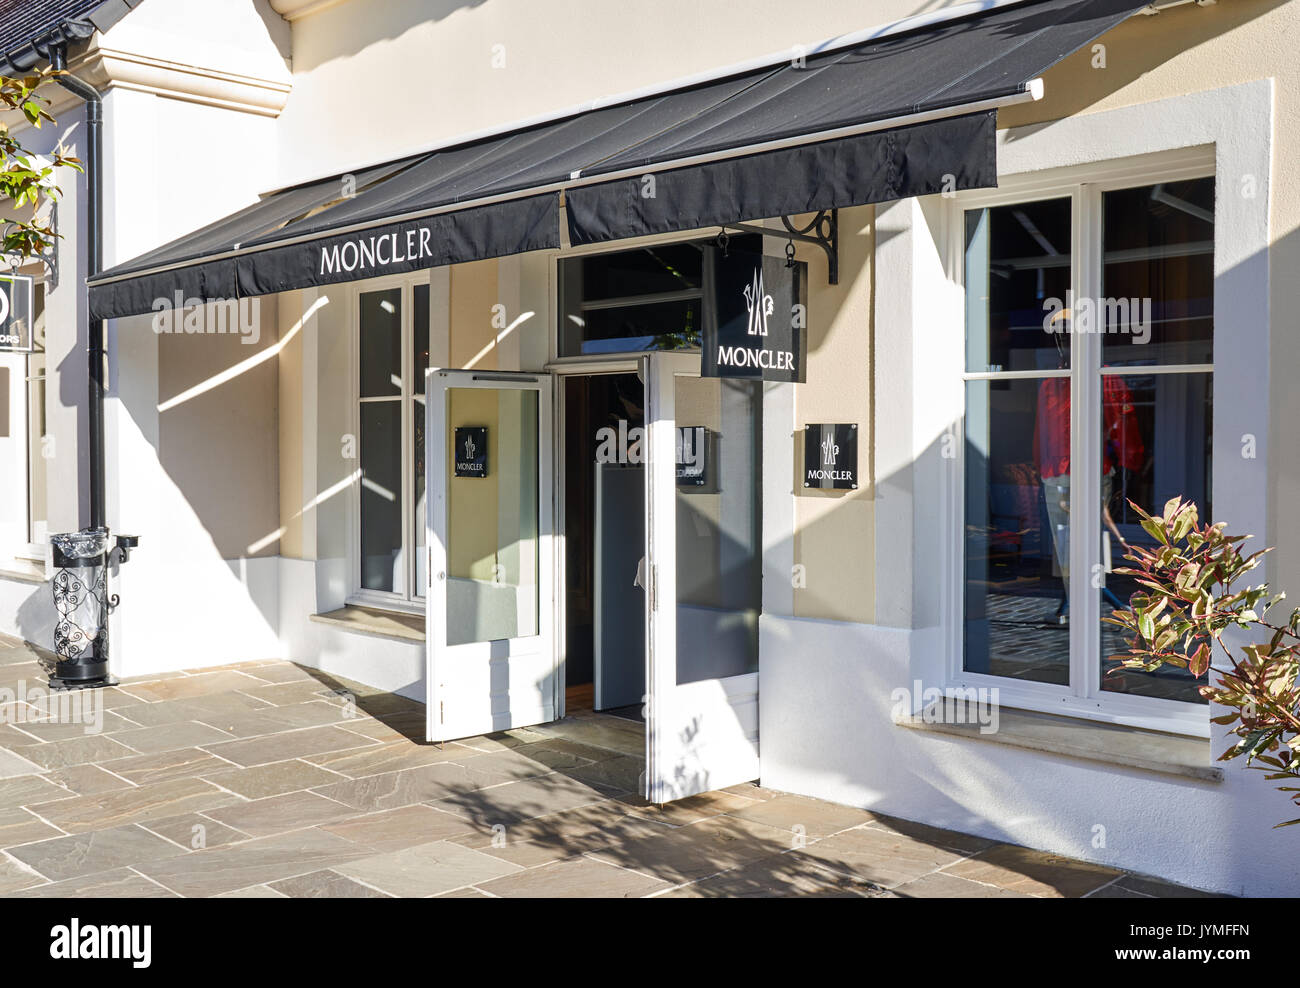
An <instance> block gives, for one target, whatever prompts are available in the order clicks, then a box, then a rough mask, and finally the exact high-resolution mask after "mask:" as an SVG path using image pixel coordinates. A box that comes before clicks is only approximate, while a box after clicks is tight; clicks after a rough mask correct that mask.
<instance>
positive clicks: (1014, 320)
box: [965, 199, 1071, 373]
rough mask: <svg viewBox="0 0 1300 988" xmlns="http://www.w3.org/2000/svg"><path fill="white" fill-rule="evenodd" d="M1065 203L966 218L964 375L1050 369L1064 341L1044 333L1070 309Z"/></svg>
mask: <svg viewBox="0 0 1300 988" xmlns="http://www.w3.org/2000/svg"><path fill="white" fill-rule="evenodd" d="M1070 232H1071V231H1070V200H1069V199H1048V200H1046V201H1043V202H1026V203H1017V204H1016V205H1014V206H997V207H995V208H992V209H974V210H969V211H968V212H967V213H966V255H965V279H966V369H967V371H970V372H972V373H981V372H985V371H998V370H1056V369H1059V368H1064V367H1068V366H1069V361H1070V339H1069V336H1068V334H1066V333H1063V332H1049V331H1048V329H1049V328H1056V327H1057V326H1058V325H1059V319H1058V320H1056V321H1054V320H1053V318H1052V317H1053V314H1054V313H1057V312H1060V311H1062V310H1063V309H1064V308H1065V307H1066V306H1067V304H1068V301H1069V296H1068V294H1067V290H1068V289H1069V287H1070Z"/></svg>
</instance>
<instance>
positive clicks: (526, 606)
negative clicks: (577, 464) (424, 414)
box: [446, 388, 540, 645]
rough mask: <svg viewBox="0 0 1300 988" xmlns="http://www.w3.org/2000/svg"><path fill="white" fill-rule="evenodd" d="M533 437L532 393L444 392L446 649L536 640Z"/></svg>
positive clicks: (535, 419)
mask: <svg viewBox="0 0 1300 988" xmlns="http://www.w3.org/2000/svg"><path fill="white" fill-rule="evenodd" d="M537 430H538V414H537V393H536V392H535V391H525V390H516V389H507V388H500V389H498V388H449V389H448V391H447V437H446V440H447V465H446V470H447V473H446V476H447V519H446V521H447V524H446V532H447V535H446V543H447V579H446V594H447V644H448V645H463V644H466V643H468V642H486V641H498V640H501V639H508V638H523V637H527V636H530V635H536V634H538V619H539V613H540V610H539V608H540V600H539V597H538V503H537V490H538V475H537V471H538V462H537V451H538V432H537ZM485 451H486V458H485V459H484V452H485Z"/></svg>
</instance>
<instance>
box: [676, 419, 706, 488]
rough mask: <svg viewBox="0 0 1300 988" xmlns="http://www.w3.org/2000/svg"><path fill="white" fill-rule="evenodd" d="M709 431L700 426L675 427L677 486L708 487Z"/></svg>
mask: <svg viewBox="0 0 1300 988" xmlns="http://www.w3.org/2000/svg"><path fill="white" fill-rule="evenodd" d="M708 485H709V430H708V429H706V428H705V427H704V426H702V425H683V426H678V427H677V486H678V487H708Z"/></svg>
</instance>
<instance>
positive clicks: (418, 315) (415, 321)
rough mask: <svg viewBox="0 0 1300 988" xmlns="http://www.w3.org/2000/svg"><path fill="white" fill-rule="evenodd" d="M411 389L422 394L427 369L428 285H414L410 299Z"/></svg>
mask: <svg viewBox="0 0 1300 988" xmlns="http://www.w3.org/2000/svg"><path fill="white" fill-rule="evenodd" d="M411 322H412V335H411V358H412V359H411V367H412V368H413V370H412V374H413V375H414V377H413V378H412V381H411V390H412V391H413V392H414V393H415V394H417V395H422V394H424V389H425V381H424V372H425V371H426V370H428V369H429V286H428V285H416V286H415V294H414V296H413V297H412V301H411Z"/></svg>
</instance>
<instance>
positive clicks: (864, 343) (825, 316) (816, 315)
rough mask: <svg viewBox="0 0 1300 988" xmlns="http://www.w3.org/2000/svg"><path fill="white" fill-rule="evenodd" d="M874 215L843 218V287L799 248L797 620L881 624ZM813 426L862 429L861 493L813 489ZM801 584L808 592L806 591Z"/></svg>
mask: <svg viewBox="0 0 1300 988" xmlns="http://www.w3.org/2000/svg"><path fill="white" fill-rule="evenodd" d="M874 217H875V212H874V210H873V209H872V208H871V207H870V206H863V207H859V208H857V209H843V210H840V214H839V238H840V255H839V260H840V283H839V284H838V285H832V284H830V283H829V281H828V277H827V265H826V255H825V253H824V252H823V251H821V250H820V249H819V248H816V247H811V246H808V245H800V249H799V250H798V251H797V252H796V253H797V256H798V257H800V259H801V260H806V261H807V262H808V380H807V383H806V384H803V385H800V386H799V387H797V388H795V443H794V454H795V462H794V463H793V464H791V470H792V477H793V481H794V489H795V491H796V497H795V526H796V531H795V555H794V562H795V565H797V566H801V567H802V571H801V580H800V581H798V582H796V583H795V589H794V614H795V616H797V617H815V618H828V619H831V620H838V621H860V622H864V623H870V622H872V621H873V620H874V618H875V613H874V601H875V566H874V556H875V514H874V511H873V498H874V497H875V496H876V489H875V477H874V475H873V473H872V469H871V451H872V448H873V446H874V438H875V432H874V422H873V414H872V403H871V402H872V389H871V386H870V382H871V377H872V349H871V341H872V306H871V298H872V296H871V289H872V285H871V278H872V266H871V255H872V251H873V249H874V244H875V229H874V225H873V224H874ZM812 422H844V423H852V422H856V423H857V424H858V434H859V440H858V473H859V476H861V477H863V478H865V480H866V482H865V483H864V484H862V485H861V486H860V487H859V488H858V490H856V491H814V490H809V491H805V490H804V489H803V483H802V480H801V479H800V478H801V477H802V467H803V429H804V426H805V425H807V424H809V423H812ZM800 583H802V584H803V585H802V586H800Z"/></svg>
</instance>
